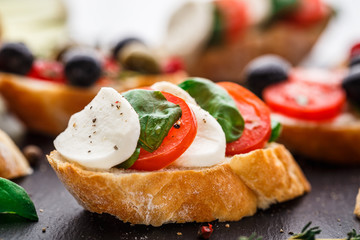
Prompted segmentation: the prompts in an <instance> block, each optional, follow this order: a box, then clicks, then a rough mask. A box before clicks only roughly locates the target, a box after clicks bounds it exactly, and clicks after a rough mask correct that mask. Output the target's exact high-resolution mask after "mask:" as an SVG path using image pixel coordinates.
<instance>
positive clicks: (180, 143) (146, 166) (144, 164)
mask: <svg viewBox="0 0 360 240" xmlns="http://www.w3.org/2000/svg"><path fill="white" fill-rule="evenodd" d="M162 94H164V96H165V98H166V99H167V100H168V101H169V102H172V103H175V104H178V105H179V106H180V108H181V111H182V115H181V118H180V120H179V121H178V122H177V123H178V124H179V125H180V128H175V127H172V128H171V129H170V131H169V133H168V135H167V136H166V137H165V138H164V141H163V142H162V144H161V145H160V147H159V148H158V149H156V150H155V151H154V152H152V153H150V152H147V151H146V150H144V149H141V150H140V156H139V158H138V159H137V160H136V161H135V163H134V165H132V166H131V169H136V170H145V171H153V170H158V169H161V168H164V167H166V166H168V165H169V164H170V163H172V162H173V161H175V160H176V159H177V158H178V157H180V156H181V155H182V154H183V153H184V152H185V151H186V149H188V148H189V147H190V145H191V143H192V142H193V141H194V138H195V136H196V132H197V122H196V118H195V115H194V113H193V112H192V110H191V109H190V107H189V106H188V105H187V104H186V102H185V101H184V100H183V99H181V98H178V97H176V96H174V95H172V94H170V93H166V92H162Z"/></svg>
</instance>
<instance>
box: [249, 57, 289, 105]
mask: <svg viewBox="0 0 360 240" xmlns="http://www.w3.org/2000/svg"><path fill="white" fill-rule="evenodd" d="M290 68H291V65H290V63H288V62H287V61H286V60H284V59H282V58H280V57H278V56H275V55H264V56H262V57H258V58H256V59H254V60H252V61H251V62H250V63H249V64H248V65H247V67H246V68H245V79H246V85H247V87H248V88H249V89H250V90H251V91H252V92H253V93H255V94H256V95H257V96H258V97H260V98H262V91H263V90H264V88H265V87H267V86H269V85H271V84H274V83H278V82H282V81H285V80H286V79H287V78H288V74H289V70H290Z"/></svg>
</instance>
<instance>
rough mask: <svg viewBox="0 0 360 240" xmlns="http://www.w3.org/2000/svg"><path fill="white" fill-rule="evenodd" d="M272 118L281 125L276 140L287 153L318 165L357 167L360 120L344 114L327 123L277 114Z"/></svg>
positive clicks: (346, 113) (359, 117) (354, 115)
mask: <svg viewBox="0 0 360 240" xmlns="http://www.w3.org/2000/svg"><path fill="white" fill-rule="evenodd" d="M272 118H273V119H275V120H278V121H279V122H281V124H282V127H283V129H282V133H281V135H280V137H279V139H278V140H277V141H278V142H280V143H283V144H284V145H285V146H286V147H287V148H288V149H289V150H290V151H293V152H295V153H299V154H301V155H304V156H307V157H310V158H312V159H315V160H317V161H322V162H327V163H332V164H344V165H354V164H360V147H359V146H360V145H359V143H360V116H358V114H356V113H352V112H344V113H342V114H341V115H340V116H338V117H337V118H336V119H334V120H331V121H329V122H322V123H318V122H309V121H301V120H297V119H293V118H289V117H285V116H283V115H279V114H272Z"/></svg>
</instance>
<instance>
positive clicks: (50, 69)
mask: <svg viewBox="0 0 360 240" xmlns="http://www.w3.org/2000/svg"><path fill="white" fill-rule="evenodd" d="M27 76H28V77H32V78H36V79H40V80H47V81H52V82H57V83H65V78H64V68H63V65H62V64H61V63H59V62H54V61H44V60H37V61H35V62H34V63H33V65H32V68H31V70H30V72H29V73H28V75H27Z"/></svg>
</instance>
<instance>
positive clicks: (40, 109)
mask: <svg viewBox="0 0 360 240" xmlns="http://www.w3.org/2000/svg"><path fill="white" fill-rule="evenodd" d="M139 41H140V40H134V39H133V40H132V41H128V39H125V40H122V41H120V42H119V43H118V44H117V45H116V46H115V48H114V52H113V56H111V57H102V56H101V55H100V54H98V53H97V52H94V51H93V50H89V49H82V48H74V49H70V50H68V51H67V52H66V53H62V55H63V56H62V57H60V58H62V59H63V60H61V61H55V60H41V59H35V57H34V56H33V55H32V53H31V51H30V50H29V49H28V48H27V47H26V46H25V45H24V44H22V43H3V44H2V46H1V47H0V93H1V94H2V95H3V97H4V99H5V100H6V102H7V105H8V108H9V110H10V111H11V112H13V113H14V114H16V115H17V116H18V117H19V119H20V120H21V121H22V122H23V123H24V124H25V126H26V127H27V128H28V129H29V130H30V131H35V132H41V133H45V134H50V135H57V134H59V133H60V132H61V131H63V130H64V129H65V128H66V125H67V122H68V120H69V118H70V116H71V115H72V114H74V113H75V112H78V111H80V110H81V109H82V108H83V107H84V106H86V104H88V103H89V102H90V101H91V99H92V98H93V97H94V96H95V95H96V93H97V92H98V91H99V89H100V88H101V87H103V86H108V87H113V88H115V89H117V90H118V91H125V90H128V89H132V88H136V87H142V86H148V85H151V84H153V83H155V82H158V81H165V80H166V81H170V82H174V83H178V82H180V81H182V80H183V79H184V77H185V76H186V74H185V73H184V71H182V70H181V69H179V68H178V67H176V66H175V68H174V67H171V62H170V65H169V64H168V65H165V66H164V69H161V68H160V66H161V65H160V63H158V62H157V60H156V59H155V57H153V56H151V55H150V53H149V52H148V50H147V49H146V47H145V46H144V45H143V44H141V43H139ZM125 65H126V66H125Z"/></svg>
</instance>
